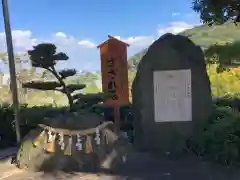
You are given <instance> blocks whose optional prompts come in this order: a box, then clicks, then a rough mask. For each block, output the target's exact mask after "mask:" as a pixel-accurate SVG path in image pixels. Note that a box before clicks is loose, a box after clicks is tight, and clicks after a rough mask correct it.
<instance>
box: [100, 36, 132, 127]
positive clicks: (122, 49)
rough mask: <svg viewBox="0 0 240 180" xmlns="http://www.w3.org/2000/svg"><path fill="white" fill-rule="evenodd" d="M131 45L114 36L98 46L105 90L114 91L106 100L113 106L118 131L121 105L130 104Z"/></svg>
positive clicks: (107, 91)
mask: <svg viewBox="0 0 240 180" xmlns="http://www.w3.org/2000/svg"><path fill="white" fill-rule="evenodd" d="M128 46H129V45H128V44H127V43H125V42H122V41H120V40H118V39H116V38H114V37H112V36H108V40H107V41H105V42H103V43H102V44H100V45H99V46H98V48H100V56H101V73H102V89H103V92H106V93H112V98H111V99H108V100H107V101H105V102H104V105H105V106H106V107H113V110H114V119H115V125H116V131H119V129H120V127H119V126H120V109H119V108H120V105H124V104H129V89H128V63H127V47H128Z"/></svg>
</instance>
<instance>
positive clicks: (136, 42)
mask: <svg viewBox="0 0 240 180" xmlns="http://www.w3.org/2000/svg"><path fill="white" fill-rule="evenodd" d="M114 37H115V38H116V39H119V40H121V41H123V42H126V43H127V44H129V45H130V47H146V46H149V45H150V44H151V43H152V42H153V41H154V38H153V36H135V37H134V36H132V37H128V38H121V37H120V36H114Z"/></svg>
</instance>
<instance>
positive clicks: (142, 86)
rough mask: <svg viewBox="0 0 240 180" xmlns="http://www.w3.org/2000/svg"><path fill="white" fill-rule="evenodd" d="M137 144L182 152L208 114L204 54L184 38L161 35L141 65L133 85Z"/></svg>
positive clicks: (149, 147)
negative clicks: (188, 139)
mask: <svg viewBox="0 0 240 180" xmlns="http://www.w3.org/2000/svg"><path fill="white" fill-rule="evenodd" d="M132 103H133V113H134V119H135V123H134V126H135V145H136V147H138V148H139V149H142V150H147V151H158V152H181V151H182V149H183V148H184V147H185V143H186V140H187V138H189V137H190V136H193V137H194V138H198V136H199V135H200V134H201V132H202V131H203V129H204V126H205V124H206V122H207V120H208V119H209V117H210V115H211V105H212V98H211V88H210V81H209V78H208V75H207V72H206V64H205V60H204V56H203V53H202V50H201V48H200V47H199V46H196V45H195V44H194V43H193V42H192V41H191V40H189V39H188V38H187V37H184V36H181V35H173V34H170V33H168V34H165V35H163V36H161V37H160V38H159V39H158V40H157V41H155V42H154V43H153V44H152V45H151V46H150V47H149V49H148V51H147V53H146V54H145V56H144V57H143V58H142V60H141V61H140V63H139V66H138V69H137V74H136V77H135V79H134V81H133V85H132Z"/></svg>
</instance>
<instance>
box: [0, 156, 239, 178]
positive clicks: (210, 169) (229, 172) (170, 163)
mask: <svg viewBox="0 0 240 180" xmlns="http://www.w3.org/2000/svg"><path fill="white" fill-rule="evenodd" d="M6 169H7V170H8V172H5V173H2V172H0V180H28V179H34V180H54V179H68V180H77V179H78V180H79V179H83V180H240V171H239V169H234V168H227V167H222V166H219V165H216V164H210V163H206V162H201V161H199V160H198V159H197V158H195V157H180V158H179V157H178V158H173V157H164V156H157V155H150V154H145V153H137V154H135V155H133V156H131V157H130V158H129V159H128V162H127V163H126V164H125V165H124V166H122V167H120V168H119V170H118V171H116V172H115V174H114V175H113V174H112V175H106V174H103V173H99V174H88V173H80V172H76V173H63V172H59V173H51V174H46V173H45V174H44V173H31V172H27V171H21V170H18V169H16V168H14V167H13V166H11V167H10V165H8V167H6V168H5V170H6Z"/></svg>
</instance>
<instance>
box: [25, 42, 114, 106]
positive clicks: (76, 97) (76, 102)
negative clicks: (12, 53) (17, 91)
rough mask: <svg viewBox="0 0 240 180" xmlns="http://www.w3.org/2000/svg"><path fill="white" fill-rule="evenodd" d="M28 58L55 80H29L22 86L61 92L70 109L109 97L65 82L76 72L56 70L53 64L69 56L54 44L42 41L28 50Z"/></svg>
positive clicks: (79, 85) (83, 85) (65, 59)
mask: <svg viewBox="0 0 240 180" xmlns="http://www.w3.org/2000/svg"><path fill="white" fill-rule="evenodd" d="M28 55H29V58H30V60H31V64H32V66H33V67H37V68H43V69H45V70H47V71H48V72H50V73H51V74H52V75H53V76H54V77H55V79H56V81H46V82H42V81H31V82H26V83H23V85H22V86H23V88H30V89H37V90H43V91H47V90H55V91H59V92H62V93H63V94H65V95H66V96H67V98H68V103H69V106H70V111H74V110H76V109H77V108H83V107H86V106H91V105H94V104H96V103H99V102H102V101H104V100H106V99H108V98H109V97H110V95H106V94H104V93H98V94H87V95H84V94H82V93H79V92H77V91H78V90H81V89H84V88H85V87H86V85H85V84H66V83H65V81H64V80H65V79H66V78H68V77H71V76H74V75H76V74H77V71H76V70H75V69H63V70H60V71H57V70H56V68H55V65H56V64H57V62H58V61H67V60H68V59H69V57H68V56H67V55H66V54H65V53H63V52H57V48H56V46H55V45H54V44H50V43H42V44H38V45H37V46H34V47H33V49H32V50H29V51H28Z"/></svg>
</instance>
